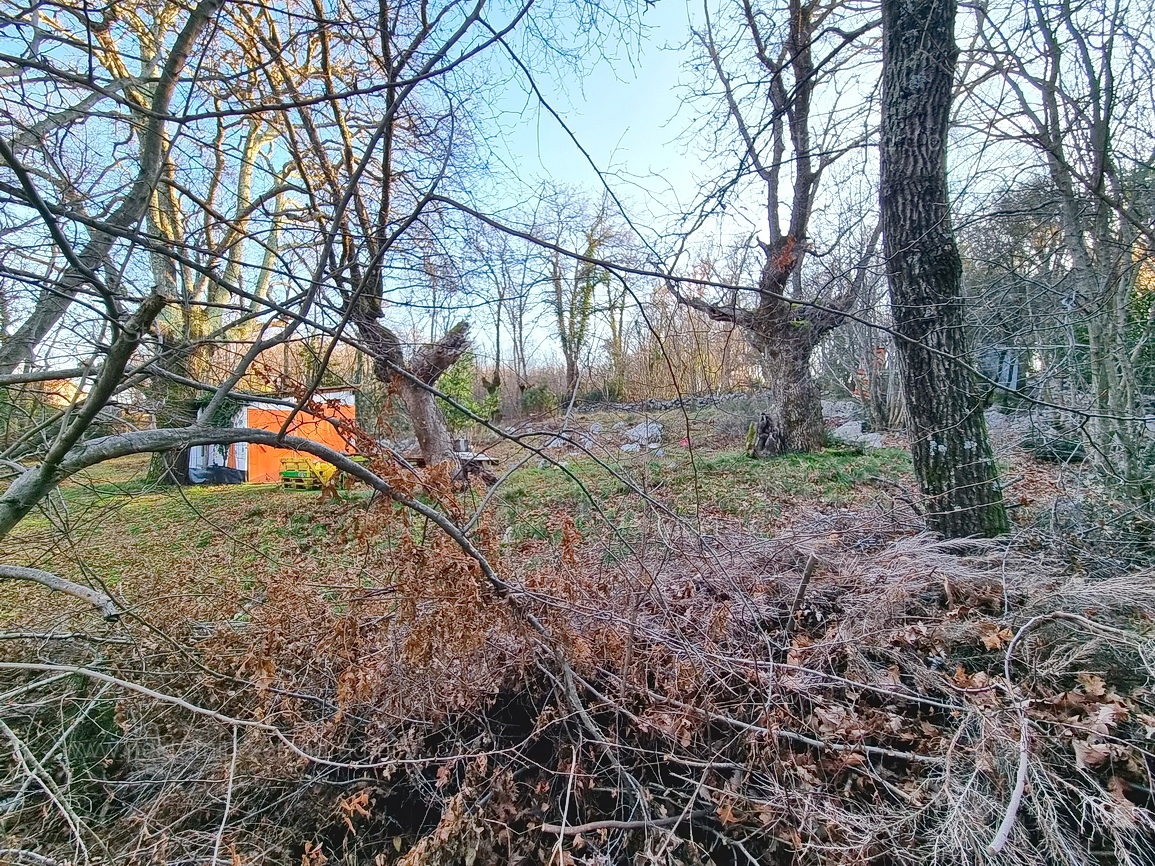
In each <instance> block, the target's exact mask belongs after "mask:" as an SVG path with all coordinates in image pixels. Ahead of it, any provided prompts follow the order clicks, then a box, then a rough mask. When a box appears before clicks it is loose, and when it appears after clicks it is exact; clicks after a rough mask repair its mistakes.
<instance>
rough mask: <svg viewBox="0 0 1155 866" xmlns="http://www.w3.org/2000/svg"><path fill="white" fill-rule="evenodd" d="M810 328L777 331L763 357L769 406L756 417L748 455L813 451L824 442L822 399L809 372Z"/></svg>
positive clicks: (810, 352)
mask: <svg viewBox="0 0 1155 866" xmlns="http://www.w3.org/2000/svg"><path fill="white" fill-rule="evenodd" d="M813 351H814V342H813V341H812V338H811V334H810V331H809V329H806V328H796V329H794V330H793V331H789V330H786V329H782V330H780V332H779V333H778V335H777V338H776V339H773V341H772V342H771V343H770V345H769V347H768V348H767V349H766V352H765V354H764V356H763V362H764V364H765V365H766V373H767V379H768V380H769V381H768V384H769V387H770V395H771V400H772V405H771V408H770V411H769V412H766V413H764V414H763V415H762V416H761V418H759V420H758V424H757V427H756V428H755V431H754V441H753V442H752V443H751V446H750V456H751V457H775V456H777V455H779V454H788V453H791V452H807V451H816V450H817V449H819V448H821V447H822V446H823V445H825V444H826V427H825V425H824V424H823V423H822V401H821V398H820V395H819V393H818V388H817V386H816V385H815V384H814V378H813V376H811V375H810V356H811V354H812V353H813Z"/></svg>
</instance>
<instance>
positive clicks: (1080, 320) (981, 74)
mask: <svg viewBox="0 0 1155 866" xmlns="http://www.w3.org/2000/svg"><path fill="white" fill-rule="evenodd" d="M1152 24H1153V17H1152V11H1151V9H1150V8H1149V6H1148V5H1146V4H1132V3H1129V2H1126V0H1105V2H1094V3H1090V4H1085V5H1081V6H1071V4H1067V3H1049V2H1044V0H1032V2H1029V3H1027V4H1025V5H1024V6H1021V7H1020V6H1012V7H1007V8H1003V7H998V6H996V7H995V8H993V9H991V10H989V11H988V12H987V13H986V14H985V15H982V16H980V17H979V18H978V22H977V28H976V31H975V40H976V44H975V50H974V58H975V59H974V61H973V65H974V77H975V78H976V79H977V80H978V81H979V82H983V81H984V80H985V81H986V82H988V83H986V84H985V85H984V84H981V83H980V84H978V85H977V86H975V87H974V88H971V89H970V90H968V94H969V99H970V100H971V101H972V104H973V108H971V109H970V110H971V111H972V112H974V111H979V112H982V115H983V117H984V124H985V126H986V130H987V131H986V132H985V133H984V137H985V136H990V135H994V136H995V137H996V138H998V139H1001V140H1003V141H1010V142H1013V143H1014V146H1015V149H1016V151H1017V152H1018V153H1021V154H1022V155H1023V160H1024V162H1025V163H1026V164H1027V165H1028V166H1030V167H1031V168H1034V169H1036V170H1037V171H1038V175H1039V179H1040V182H1039V183H1036V184H1035V185H1036V186H1041V187H1042V188H1041V189H1039V190H1038V193H1039V195H1040V196H1041V198H1042V200H1043V201H1044V202H1046V203H1047V207H1048V209H1049V210H1050V211H1051V213H1052V216H1049V217H1047V224H1048V225H1051V226H1052V227H1053V228H1054V230H1055V237H1056V239H1057V240H1058V241H1059V244H1060V248H1061V250H1062V258H1063V267H1062V269H1061V272H1060V273H1056V274H1055V277H1056V279H1055V280H1054V281H1052V282H1051V284H1050V287H1049V291H1050V292H1051V293H1052V294H1051V297H1050V298H1049V299H1048V301H1047V302H1046V307H1047V308H1048V309H1049V311H1058V310H1061V311H1062V319H1063V322H1062V327H1063V328H1064V330H1065V331H1066V335H1067V337H1068V343H1069V348H1070V353H1069V356H1068V357H1069V360H1070V362H1071V363H1069V364H1066V365H1065V367H1066V369H1067V371H1068V372H1069V374H1070V376H1069V381H1070V382H1071V383H1077V382H1078V379H1079V378H1080V373H1079V370H1080V369H1081V368H1082V369H1085V370H1086V372H1087V375H1086V382H1085V384H1083V385H1082V386H1080V387H1078V388H1077V390H1076V391H1075V393H1074V394H1071V393H1067V394H1063V393H1061V392H1054V391H1052V392H1051V394H1050V397H1051V398H1052V399H1053V400H1057V401H1059V402H1060V403H1065V404H1067V405H1068V406H1069V407H1070V408H1071V409H1073V410H1075V411H1077V412H1079V413H1081V414H1082V416H1083V417H1084V418H1085V423H1084V424H1083V425H1082V427H1083V430H1084V433H1085V440H1086V443H1087V446H1088V452H1089V453H1090V454H1091V456H1092V460H1093V463H1094V465H1095V466H1096V468H1097V470H1098V471H1099V473H1100V475H1101V476H1102V477H1103V478H1106V479H1108V480H1109V481H1110V482H1111V483H1112V485H1113V486H1114V487H1115V489H1117V490H1118V491H1120V492H1121V493H1123V494H1124V495H1125V496H1127V497H1128V498H1130V499H1132V500H1134V501H1136V502H1146V501H1149V500H1150V498H1151V496H1152V494H1153V492H1155V474H1153V472H1152V466H1153V465H1155V440H1153V439H1152V437H1151V435H1150V432H1149V430H1148V429H1147V427H1146V424H1145V423H1144V417H1143V416H1144V415H1145V414H1146V413H1145V412H1144V408H1143V405H1142V399H1143V395H1142V387H1141V384H1140V382H1141V375H1140V373H1141V370H1140V368H1141V366H1142V359H1143V357H1144V353H1145V351H1146V349H1147V347H1148V346H1150V345H1151V343H1152V341H1153V340H1155V319H1152V317H1151V316H1150V315H1149V314H1148V315H1144V314H1143V312H1141V311H1140V309H1139V306H1140V304H1139V296H1140V293H1141V289H1140V286H1139V282H1138V280H1139V275H1140V272H1141V268H1142V260H1143V257H1144V254H1145V251H1149V250H1150V249H1152V248H1153V246H1155V222H1153V221H1152V212H1151V209H1150V206H1149V202H1147V203H1146V204H1145V202H1144V197H1145V195H1149V192H1148V191H1147V183H1146V182H1145V180H1144V178H1145V176H1146V175H1147V174H1148V173H1149V171H1150V164H1149V160H1150V155H1151V153H1152V147H1153V146H1155V133H1153V130H1152V128H1151V125H1150V118H1151V113H1152V111H1153V110H1155V103H1153V100H1152V93H1151V87H1150V81H1149V76H1150V74H1151V71H1152V65H1151V51H1152V47H1153V46H1152V43H1151V34H1152ZM992 76H993V78H992ZM992 81H993V82H994V83H990V82H992ZM996 84H997V86H996ZM992 120H993V123H992V122H991V121H992ZM1043 178H1045V181H1042V179H1043ZM1013 182H1014V179H1012V178H1008V181H1007V183H1008V186H1011V185H1012V184H1013Z"/></svg>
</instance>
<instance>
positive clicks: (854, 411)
mask: <svg viewBox="0 0 1155 866" xmlns="http://www.w3.org/2000/svg"><path fill="white" fill-rule="evenodd" d="M822 417H823V418H847V419H850V420H852V421H858V420H861V419H862V417H863V412H862V406H861V405H860V404H858V403H856V402H855V401H854V400H823V401H822Z"/></svg>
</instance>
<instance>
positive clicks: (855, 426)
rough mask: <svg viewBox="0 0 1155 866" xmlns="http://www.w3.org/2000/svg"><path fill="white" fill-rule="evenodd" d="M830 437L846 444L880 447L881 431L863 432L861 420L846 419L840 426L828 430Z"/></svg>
mask: <svg viewBox="0 0 1155 866" xmlns="http://www.w3.org/2000/svg"><path fill="white" fill-rule="evenodd" d="M830 437H831V438H832V439H837V440H838V441H839V442H845V443H846V444H848V445H858V446H859V447H861V448H881V447H882V434H881V433H863V432H862V422H861V421H847V422H846V423H845V424H843V425H842V426H841V427H838V428H836V429H834V430H831V431H830Z"/></svg>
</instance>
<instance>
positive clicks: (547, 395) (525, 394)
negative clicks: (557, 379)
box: [520, 383, 557, 415]
mask: <svg viewBox="0 0 1155 866" xmlns="http://www.w3.org/2000/svg"><path fill="white" fill-rule="evenodd" d="M520 403H521V411H522V412H523V413H524V414H526V415H544V414H549V413H551V412H556V411H557V395H555V394H554V393H553V391H551V390H550V389H549V386H548V385H546V384H544V383H539V384H537V385H533V386H531V387H529V388H526V389H525V390H524V391H522V392H521V399H520Z"/></svg>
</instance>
